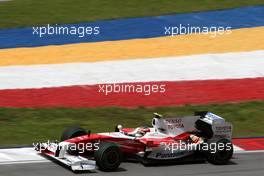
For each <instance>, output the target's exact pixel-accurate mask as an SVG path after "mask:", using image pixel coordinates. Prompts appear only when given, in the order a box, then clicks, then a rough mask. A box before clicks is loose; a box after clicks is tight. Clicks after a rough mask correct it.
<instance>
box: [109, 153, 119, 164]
mask: <svg viewBox="0 0 264 176" xmlns="http://www.w3.org/2000/svg"><path fill="white" fill-rule="evenodd" d="M118 158H119V157H118V153H117V152H116V151H109V152H108V153H107V156H106V160H107V162H108V163H109V164H111V165H114V164H116V163H118Z"/></svg>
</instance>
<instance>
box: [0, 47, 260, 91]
mask: <svg viewBox="0 0 264 176" xmlns="http://www.w3.org/2000/svg"><path fill="white" fill-rule="evenodd" d="M263 68H264V50H263V51H252V52H238V53H225V54H206V55H194V56H184V57H167V58H153V59H136V60H125V61H106V62H94V63H87V62H86V63H68V64H51V65H34V66H32V65H31V66H8V67H0V89H17V88H42V87H60V86H71V85H93V84H101V83H122V82H123V83H124V82H149V81H181V80H210V79H232V78H233V79H241V78H255V77H264V69H263Z"/></svg>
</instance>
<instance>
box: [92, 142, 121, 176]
mask: <svg viewBox="0 0 264 176" xmlns="http://www.w3.org/2000/svg"><path fill="white" fill-rule="evenodd" d="M94 157H95V161H96V164H97V166H98V168H99V169H100V170H102V171H113V170H116V169H117V168H118V167H119V165H120V164H121V162H122V152H121V151H120V149H119V147H118V146H117V145H116V144H115V143H110V142H104V143H101V144H100V145H99V149H98V150H96V151H95V152H94Z"/></svg>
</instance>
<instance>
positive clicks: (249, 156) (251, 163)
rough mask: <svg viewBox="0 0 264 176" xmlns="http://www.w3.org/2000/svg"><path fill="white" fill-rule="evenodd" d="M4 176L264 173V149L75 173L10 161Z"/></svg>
mask: <svg viewBox="0 0 264 176" xmlns="http://www.w3.org/2000/svg"><path fill="white" fill-rule="evenodd" d="M0 175H1V176H21V175H27V176H35V175H36V176H49V175H56V176H71V175H91V176H93V175H95V176H96V175H98V176H99V175H100V176H101V175H107V176H119V175H126V176H137V175H151V176H166V175H174V176H176V175H180V176H190V175H195V176H200V175H201V176H210V175H212V176H213V175H214V176H215V175H217V176H224V175H239V176H248V175H250V176H263V175H264V153H242V154H234V158H233V159H232V160H231V162H230V164H228V165H224V166H215V165H211V164H208V163H199V164H185V165H170V166H154V167H144V166H143V165H141V164H139V163H122V164H121V166H120V169H119V170H118V171H116V172H101V171H97V170H96V171H94V172H81V173H77V174H76V173H73V172H72V171H71V170H69V169H67V168H65V167H63V166H61V165H58V164H55V163H53V162H45V163H34V164H33V163H32V164H10V165H0Z"/></svg>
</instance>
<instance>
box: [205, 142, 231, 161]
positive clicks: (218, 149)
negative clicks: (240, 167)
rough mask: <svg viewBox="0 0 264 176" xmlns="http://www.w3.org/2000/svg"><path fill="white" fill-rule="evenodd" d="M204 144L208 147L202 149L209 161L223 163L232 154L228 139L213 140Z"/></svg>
mask: <svg viewBox="0 0 264 176" xmlns="http://www.w3.org/2000/svg"><path fill="white" fill-rule="evenodd" d="M206 144H208V146H209V149H208V151H204V154H205V156H206V159H207V161H208V162H209V163H212V164H216V165H224V164H227V163H228V162H229V160H230V159H231V158H232V156H233V144H232V142H231V141H230V140H228V139H220V140H214V141H211V142H208V143H206Z"/></svg>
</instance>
